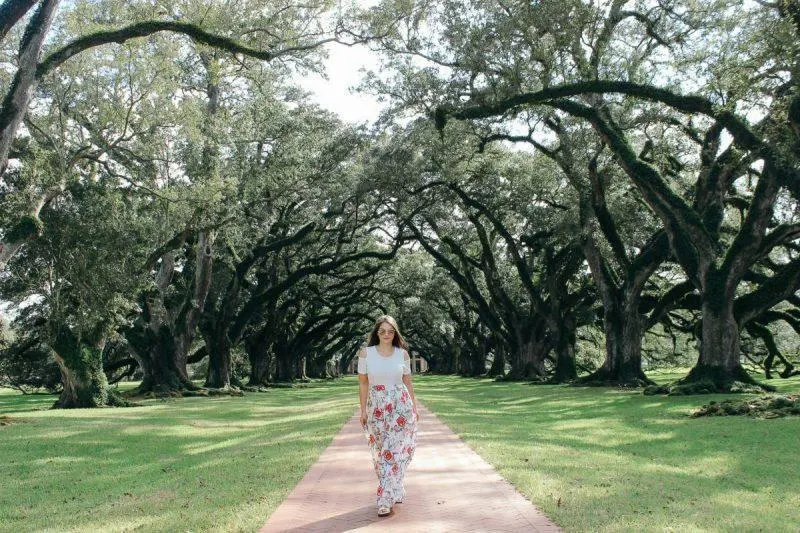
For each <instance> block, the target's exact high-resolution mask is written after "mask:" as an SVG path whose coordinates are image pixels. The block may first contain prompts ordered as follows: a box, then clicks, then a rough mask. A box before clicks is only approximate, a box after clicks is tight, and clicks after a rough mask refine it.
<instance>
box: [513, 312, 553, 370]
mask: <svg viewBox="0 0 800 533" xmlns="http://www.w3.org/2000/svg"><path fill="white" fill-rule="evenodd" d="M530 328H531V329H530V332H529V334H528V335H523V334H522V332H521V331H519V330H518V331H517V333H516V341H517V342H516V346H514V352H512V362H511V369H510V371H509V372H508V376H506V379H508V380H518V379H520V380H521V379H540V378H543V377H544V376H545V375H546V373H547V372H546V370H545V367H544V358H545V356H546V355H547V352H548V351H549V350H550V345H549V342H548V340H547V339H546V338H545V336H544V331H543V328H542V327H541V324H536V325H533V324H532V325H531V326H530Z"/></svg>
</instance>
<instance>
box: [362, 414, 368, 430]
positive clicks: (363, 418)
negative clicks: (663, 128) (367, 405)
mask: <svg viewBox="0 0 800 533" xmlns="http://www.w3.org/2000/svg"><path fill="white" fill-rule="evenodd" d="M366 426H367V413H365V412H364V411H361V427H366Z"/></svg>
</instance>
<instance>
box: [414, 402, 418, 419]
mask: <svg viewBox="0 0 800 533" xmlns="http://www.w3.org/2000/svg"><path fill="white" fill-rule="evenodd" d="M414 419H415V420H416V421H417V422H419V413H418V412H417V405H416V404H414Z"/></svg>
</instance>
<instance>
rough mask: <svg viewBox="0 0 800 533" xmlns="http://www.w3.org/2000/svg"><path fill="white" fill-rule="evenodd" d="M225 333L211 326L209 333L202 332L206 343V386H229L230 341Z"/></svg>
mask: <svg viewBox="0 0 800 533" xmlns="http://www.w3.org/2000/svg"><path fill="white" fill-rule="evenodd" d="M226 333H227V332H226V331H225V330H224V329H223V330H220V329H219V328H213V330H212V332H211V333H210V334H209V333H204V338H205V341H206V345H208V373H207V374H206V382H205V386H206V387H212V388H216V389H227V388H230V386H231V342H230V340H229V339H228V335H227V334H226Z"/></svg>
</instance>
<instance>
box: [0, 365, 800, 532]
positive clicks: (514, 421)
mask: <svg viewBox="0 0 800 533" xmlns="http://www.w3.org/2000/svg"><path fill="white" fill-rule="evenodd" d="M683 374H685V372H677V373H661V374H657V373H651V374H650V376H651V377H653V378H654V379H656V380H657V381H659V382H669V381H674V380H675V379H676V378H678V377H680V376H681V375H683ZM771 384H773V385H775V386H777V387H778V389H779V391H780V392H783V393H790V392H797V391H800V378H793V379H792V380H788V381H787V380H780V379H778V380H773V381H771ZM128 386H131V385H128ZM415 388H416V392H417V395H418V397H419V398H420V400H422V401H423V402H424V403H425V405H426V406H427V407H429V408H430V409H432V410H433V411H434V412H436V414H437V415H438V416H439V417H440V418H441V419H442V420H443V421H444V422H446V423H447V424H448V425H449V426H450V427H451V428H452V429H453V430H454V431H455V432H457V433H458V434H459V435H461V436H462V437H463V438H464V439H465V440H466V441H467V442H468V443H469V444H470V445H471V446H472V447H473V448H474V449H475V450H476V451H477V452H478V453H480V454H481V455H482V456H483V457H484V458H485V459H486V460H487V461H489V462H490V463H491V464H493V465H494V466H495V467H496V468H497V469H498V470H499V471H500V472H501V474H502V475H503V476H504V477H505V478H506V479H508V480H509V481H511V482H512V483H513V484H514V485H515V486H516V487H517V489H518V490H519V491H520V492H522V493H523V494H525V495H526V496H527V497H528V498H529V499H530V500H531V501H533V502H534V503H535V504H536V505H538V506H539V507H540V508H542V510H543V511H544V512H545V513H547V514H548V516H550V517H551V518H552V519H553V520H554V521H555V522H556V523H558V524H560V525H561V526H562V527H564V528H565V529H566V530H567V531H570V532H573V531H574V532H577V531H592V532H595V531H598V532H602V531H680V532H692V531H768V532H780V531H795V532H796V531H797V524H800V476H798V475H797V443H798V442H800V418H797V417H789V418H782V419H773V420H763V419H754V418H746V417H712V418H699V419H691V418H689V417H688V416H687V415H688V414H689V413H690V412H691V411H692V410H694V409H695V408H697V407H699V406H700V405H702V404H704V403H708V402H709V401H711V400H717V401H720V400H722V399H725V398H726V397H729V396H730V395H728V396H726V395H707V396H690V397H664V396H644V395H642V394H641V392H640V391H626V390H617V389H603V388H573V387H566V386H560V385H539V386H532V385H527V384H524V383H495V382H493V381H491V380H485V379H465V378H458V377H452V376H417V377H416V378H415ZM356 391H357V387H356V380H355V378H353V377H349V378H346V379H344V380H340V381H336V382H325V383H322V382H320V383H312V384H311V385H310V386H309V387H308V388H299V389H274V390H270V391H269V392H266V393H248V394H247V395H246V396H244V397H215V398H183V399H173V400H167V401H164V400H149V401H146V402H144V406H143V407H138V408H129V409H94V410H68V411H61V410H57V411H53V410H49V407H50V405H51V404H52V402H53V400H54V397H53V396H50V395H29V396H22V395H20V394H18V393H16V392H14V391H10V390H0V419H3V421H4V422H6V423H8V422H11V423H10V424H8V425H0V443H1V444H0V450H2V461H1V462H0V479H2V480H3V482H2V483H0V531H3V532H5V531H9V532H11V531H14V532H16V531H59V532H70V531H131V530H136V531H255V530H257V529H258V528H259V527H260V526H261V525H263V523H264V522H265V521H266V519H267V518H268V517H269V515H270V514H271V513H272V512H273V511H274V510H275V509H276V508H277V506H278V505H279V504H280V502H281V501H283V499H284V498H285V497H286V495H287V494H288V493H289V492H290V491H291V490H292V488H293V487H294V486H295V485H296V483H297V482H298V481H299V480H300V479H301V478H302V476H303V475H304V473H305V472H306V470H307V469H308V467H309V466H310V465H311V464H312V463H313V462H314V461H315V460H316V459H317V457H318V456H319V454H320V453H321V452H322V450H323V449H324V448H325V446H327V444H328V443H329V442H330V441H331V439H332V437H333V435H334V434H335V433H336V432H337V431H338V430H339V428H340V427H341V425H342V424H343V423H344V421H345V420H346V419H347V418H348V417H349V416H350V415H352V413H353V411H354V409H355V408H356V406H357V401H358V400H357V392H356ZM423 438H424V437H423ZM365 453H366V450H365ZM412 472H413V471H412ZM412 475H413V474H412Z"/></svg>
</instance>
